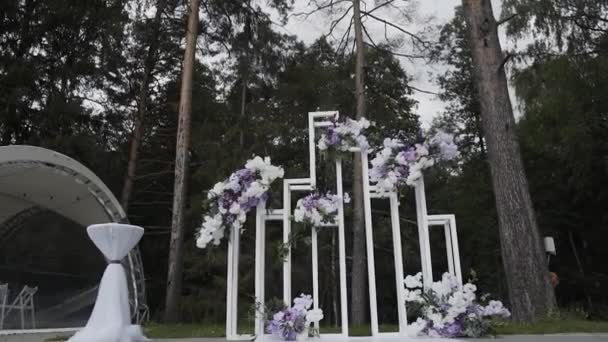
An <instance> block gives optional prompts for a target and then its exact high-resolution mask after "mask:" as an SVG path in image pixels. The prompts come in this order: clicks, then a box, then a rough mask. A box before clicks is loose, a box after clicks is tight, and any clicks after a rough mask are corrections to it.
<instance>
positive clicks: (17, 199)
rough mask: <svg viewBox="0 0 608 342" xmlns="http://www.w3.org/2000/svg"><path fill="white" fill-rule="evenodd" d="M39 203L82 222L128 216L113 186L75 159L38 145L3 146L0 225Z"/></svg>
mask: <svg viewBox="0 0 608 342" xmlns="http://www.w3.org/2000/svg"><path fill="white" fill-rule="evenodd" d="M36 207H39V208H44V209H48V210H52V211H54V212H56V213H58V214H60V215H62V216H65V217H66V218H69V219H71V220H72V221H74V222H77V223H79V224H81V225H83V226H88V225H90V224H95V223H102V222H120V221H122V220H123V219H124V218H125V213H124V211H123V209H122V207H121V206H120V203H119V202H118V200H117V199H116V197H114V195H113V194H112V192H111V191H110V189H108V187H107V186H106V185H105V184H104V183H103V182H102V181H101V180H100V179H99V178H98V177H97V176H96V175H95V174H94V173H93V172H92V171H91V170H89V169H87V168H86V167H85V166H84V165H82V164H80V163H79V162H77V161H75V160H74V159H72V158H70V157H68V156H65V155H63V154H60V153H57V152H55V151H51V150H48V149H44V148H40V147H35V146H27V145H10V146H1V147H0V227H1V226H2V225H4V223H5V222H6V221H7V220H10V219H11V218H12V217H14V216H15V215H17V214H19V213H21V212H25V211H27V210H29V209H34V208H36Z"/></svg>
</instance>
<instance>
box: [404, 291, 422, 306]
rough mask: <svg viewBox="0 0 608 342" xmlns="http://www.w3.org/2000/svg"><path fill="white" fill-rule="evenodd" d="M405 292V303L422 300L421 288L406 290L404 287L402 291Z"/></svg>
mask: <svg viewBox="0 0 608 342" xmlns="http://www.w3.org/2000/svg"><path fill="white" fill-rule="evenodd" d="M404 294H405V301H406V302H407V303H409V302H419V303H420V302H423V301H424V300H423V299H422V290H420V289H417V290H408V289H405V291H404Z"/></svg>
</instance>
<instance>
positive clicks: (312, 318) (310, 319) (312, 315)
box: [306, 309, 323, 323]
mask: <svg viewBox="0 0 608 342" xmlns="http://www.w3.org/2000/svg"><path fill="white" fill-rule="evenodd" d="M322 319H323V310H321V309H312V310H308V311H307V312H306V322H307V323H316V322H319V321H320V320H322Z"/></svg>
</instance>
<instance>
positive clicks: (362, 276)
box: [351, 0, 368, 324]
mask: <svg viewBox="0 0 608 342" xmlns="http://www.w3.org/2000/svg"><path fill="white" fill-rule="evenodd" d="M353 18H354V25H355V44H356V46H357V55H356V62H355V100H356V103H357V111H356V115H357V119H360V118H362V117H363V116H364V114H365V80H364V77H363V72H364V71H363V66H364V65H365V45H364V44H363V29H362V26H361V25H362V24H361V9H360V0H353ZM353 168H354V175H353V265H352V281H351V282H352V284H351V286H352V290H351V292H352V294H351V296H352V297H351V298H352V300H351V312H352V323H353V324H363V323H364V322H365V318H366V317H367V315H366V312H367V310H366V305H365V303H366V302H367V301H366V300H365V299H366V298H368V296H367V295H366V289H367V287H366V283H367V264H366V254H365V229H364V226H365V224H364V222H365V215H364V213H363V177H362V176H361V156H360V155H359V154H355V158H354V163H353Z"/></svg>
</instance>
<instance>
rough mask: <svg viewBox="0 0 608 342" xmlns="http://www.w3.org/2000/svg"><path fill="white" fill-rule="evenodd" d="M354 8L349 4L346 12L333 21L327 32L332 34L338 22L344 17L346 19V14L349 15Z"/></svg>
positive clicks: (329, 34)
mask: <svg viewBox="0 0 608 342" xmlns="http://www.w3.org/2000/svg"><path fill="white" fill-rule="evenodd" d="M351 9H353V6H352V5H351V6H349V7H348V8H347V9H346V11H344V13H343V14H342V15H341V16H340V18H338V19H336V20H334V21H332V22H331V25H330V27H329V33H328V34H327V35H328V36H330V37H331V36H332V33H333V32H334V29H335V28H336V26H338V24H339V23H340V22H341V21H342V19H344V18H345V17H346V15H348V13H349V12H350V10H351Z"/></svg>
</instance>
